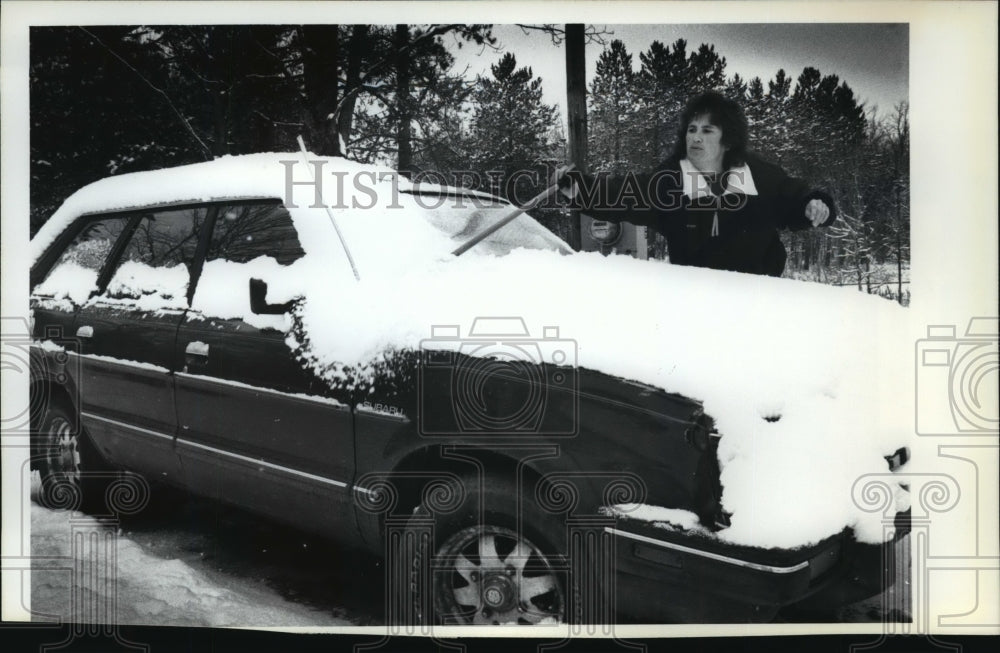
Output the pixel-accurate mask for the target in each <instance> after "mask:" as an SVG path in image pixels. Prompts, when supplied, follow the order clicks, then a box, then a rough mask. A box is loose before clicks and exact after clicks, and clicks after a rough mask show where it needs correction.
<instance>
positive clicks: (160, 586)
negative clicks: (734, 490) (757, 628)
mask: <svg viewBox="0 0 1000 653" xmlns="http://www.w3.org/2000/svg"><path fill="white" fill-rule="evenodd" d="M157 489H158V490H160V492H158V493H157V494H159V495H160V496H159V498H157V499H156V503H154V504H153V505H152V506H151V508H150V509H149V510H145V511H143V512H142V513H140V514H139V515H137V516H135V517H130V518H126V519H125V520H124V521H123V522H121V524H119V525H108V524H102V523H100V522H99V521H98V520H97V519H95V518H94V517H91V516H89V515H85V514H83V513H80V512H64V511H53V510H49V509H47V508H44V507H42V506H40V505H38V503H37V492H38V482H37V474H36V475H35V483H34V488H33V493H32V494H33V497H32V504H31V547H32V548H31V551H32V555H33V556H35V557H36V562H35V564H34V566H33V568H32V586H31V593H32V595H31V602H32V610H33V612H34V614H35V619H36V620H51V619H61V620H74V621H82V622H108V621H117V623H119V624H130V625H152V624H155V625H161V626H237V627H239V626H258V627H268V626H272V627H295V626H304V627H335V626H372V625H380V624H381V623H382V621H383V617H382V614H383V612H382V611H383V605H384V595H383V594H384V593H383V591H382V588H383V587H384V584H383V579H384V567H383V566H382V565H381V563H380V561H379V560H377V559H376V558H373V557H371V556H367V555H364V554H360V553H357V552H345V551H342V550H339V549H338V548H337V547H336V545H335V544H334V543H331V542H328V541H325V540H322V539H319V538H315V537H312V536H309V535H305V534H302V533H298V532H296V531H290V530H289V529H287V528H285V527H283V526H280V525H277V524H274V523H273V522H269V521H267V520H263V519H260V518H258V517H255V516H254V515H251V514H249V513H245V512H243V511H239V510H235V509H232V508H229V507H227V506H222V505H220V504H217V503H215V502H212V501H208V500H203V499H200V498H197V497H193V496H191V495H187V494H185V493H181V492H175V491H173V490H167V489H165V488H157ZM666 516H667V517H675V518H680V519H683V517H684V516H683V515H680V516H679V517H678V515H673V514H670V515H666ZM650 517H651V518H663V517H665V515H664V514H660V513H659V512H657V513H656V514H653V515H651V516H650ZM84 533H85V534H88V536H89V537H94V536H95V535H96V536H98V539H99V540H100V541H101V542H102V543H101V544H100V545H95V544H94V543H91V544H89V545H88V544H86V543H85V542H84V541H82V540H81V539H79V538H74V534H84ZM74 541H75V544H74ZM111 550H113V551H114V552H115V553H116V555H117V564H111V563H110V562H106V561H102V562H99V563H98V564H97V565H94V564H91V563H90V562H89V561H90V560H92V559H93V558H92V557H89V556H92V555H93V554H94V553H95V552H97V553H99V554H101V555H103V554H104V553H105V552H107V551H111ZM896 552H897V561H896V578H897V581H896V585H894V586H893V587H891V588H890V589H889V590H888V591H887V592H885V593H884V594H880V595H878V596H874V597H872V598H869V599H866V600H864V601H860V602H858V603H854V604H851V605H848V606H844V607H843V608H841V609H839V610H837V611H835V612H829V613H824V614H815V613H796V612H788V613H782V615H781V616H780V617H779V619H780V620H784V621H798V622H814V621H839V622H851V623H859V622H881V621H883V620H891V621H908V620H909V618H910V613H909V610H908V609H905V608H904V609H903V610H902V611H899V606H901V605H908V597H909V582H910V581H909V566H910V564H909V563H910V560H909V550H908V539H907V538H904V539H903V540H901V542H900V543H898V544H897V547H896ZM87 554H89V556H88V555H87ZM903 599H905V600H903Z"/></svg>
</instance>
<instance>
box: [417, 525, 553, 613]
mask: <svg viewBox="0 0 1000 653" xmlns="http://www.w3.org/2000/svg"><path fill="white" fill-rule="evenodd" d="M438 561H439V564H440V566H437V569H436V570H435V574H434V587H435V593H436V597H437V599H438V600H437V604H438V606H439V610H441V609H443V612H444V614H443V615H442V616H444V617H446V618H447V617H450V618H453V619H455V620H458V621H460V622H462V623H472V624H481V625H502V624H537V623H539V622H542V621H546V622H553V623H555V622H561V621H563V612H564V605H565V601H564V597H563V593H562V589H561V588H560V585H559V582H558V579H557V578H556V572H555V571H554V570H553V569H552V567H551V565H550V564H549V562H548V560H547V559H546V557H545V556H544V555H543V554H542V552H541V551H539V550H538V548H537V547H535V546H534V545H533V544H532V543H531V542H529V541H528V540H527V539H525V538H523V537H520V536H518V535H517V534H516V533H515V532H514V531H512V530H510V529H506V528H500V527H495V526H488V527H485V528H483V529H479V528H475V527H474V528H467V529H465V530H462V531H460V532H458V533H456V534H455V535H453V536H452V537H451V538H449V539H448V541H447V542H445V544H444V545H443V546H442V547H441V550H440V552H439V556H438Z"/></svg>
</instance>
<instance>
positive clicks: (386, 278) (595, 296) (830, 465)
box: [32, 154, 912, 547]
mask: <svg viewBox="0 0 1000 653" xmlns="http://www.w3.org/2000/svg"><path fill="white" fill-rule="evenodd" d="M310 158H313V157H312V156H310ZM281 160H298V161H299V162H300V163H299V166H300V167H299V168H298V169H297V170H296V173H295V175H296V176H295V179H296V180H297V181H302V180H308V175H307V174H306V173H305V167H304V164H303V163H301V158H300V156H299V155H298V154H260V155H249V156H243V157H224V158H222V159H219V160H216V161H212V162H208V163H204V164H196V165H192V166H183V167H180V168H174V169H170V170H162V171H154V172H149V173H135V174H132V175H122V176H120V177H114V178H109V179H106V180H103V181H101V182H97V183H95V184H92V185H91V186H88V187H86V188H84V189H81V191H78V192H77V193H76V194H74V195H73V196H72V197H71V198H70V199H69V200H67V202H66V203H65V204H64V205H63V206H62V207H61V208H60V209H59V211H57V213H56V214H55V215H54V216H53V218H52V219H51V220H50V221H49V222H48V223H47V224H46V225H45V226H44V227H43V228H42V229H41V230H40V231H39V233H38V235H37V236H36V238H35V239H34V240H33V241H32V253H33V255H34V257H35V258H37V256H39V255H40V253H41V252H42V251H43V250H44V248H45V247H46V246H47V245H48V243H49V242H51V241H52V239H54V238H55V236H56V235H57V234H58V232H59V231H60V230H61V229H62V228H63V227H65V225H66V224H68V223H69V221H70V220H72V219H73V217H75V216H76V215H79V214H80V213H84V212H93V211H100V210H109V209H114V208H122V206H123V205H122V200H121V198H128V202H129V203H130V204H131V205H132V206H142V205H150V204H155V203H158V202H177V201H180V200H203V199H212V198H219V197H247V196H256V197H260V196H272V197H284V192H285V174H286V172H285V167H284V166H283V165H282V164H281V163H280V161H281ZM325 161H327V163H328V164H329V165H327V166H326V170H327V171H329V170H330V169H331V168H336V169H338V170H345V171H347V172H348V173H353V174H354V175H361V176H363V177H364V180H363V181H364V183H363V184H362V185H363V186H365V187H366V188H374V189H375V192H374V193H370V192H363V191H359V190H358V189H357V188H355V187H354V185H353V184H352V183H351V181H347V182H346V183H345V184H343V185H342V186H338V185H337V184H334V183H329V182H330V178H327V183H325V185H324V199H325V201H326V203H327V204H331V205H338V206H340V207H342V208H337V209H335V210H334V214H335V215H336V219H337V221H338V225H339V227H340V229H341V231H342V232H343V234H344V237H345V239H346V241H347V243H348V245H349V246H350V248H351V253H352V255H353V257H354V260H355V262H356V264H357V267H358V270H359V273H360V277H361V279H360V281H356V280H355V279H354V277H353V275H352V273H351V269H350V266H349V264H348V261H347V258H346V256H345V254H344V252H343V249H342V247H341V245H340V243H339V240H338V239H337V236H336V233H335V232H334V230H333V228H332V227H331V225H330V220H329V217H328V215H327V213H326V211H324V210H322V209H317V208H309V206H310V205H311V204H312V203H313V201H314V197H313V188H312V187H310V186H306V185H302V186H296V187H295V188H294V192H295V195H294V201H295V203H296V204H297V205H298V207H299V208H290V213H291V215H292V218H293V221H294V223H295V227H296V229H297V231H298V232H299V238H300V241H301V243H302V247H303V250H304V251H305V252H306V256H305V257H304V258H302V259H300V260H298V261H296V262H295V263H294V264H292V265H291V266H279V265H277V264H276V262H274V261H273V259H268V258H266V257H261V258H259V259H257V260H255V261H251V262H249V263H245V264H240V266H235V267H241V268H242V271H240V270H235V269H227V270H226V274H227V275H229V276H230V277H233V275H236V276H241V277H242V278H243V280H241V281H240V282H239V283H240V284H242V287H243V288H245V287H246V282H245V279H246V278H249V277H250V276H255V277H258V278H262V279H264V280H265V281H267V283H268V286H269V291H268V301H269V302H272V303H280V302H283V301H287V300H288V299H291V298H293V297H301V298H302V301H301V303H300V304H299V307H298V309H297V315H296V319H297V320H299V321H300V326H301V328H302V332H303V333H304V334H305V335H306V336H307V337H306V338H304V339H300V338H296V337H295V336H294V335H292V333H293V332H292V330H291V322H292V320H291V319H289V318H288V317H285V316H257V315H253V314H252V313H250V310H249V300H248V298H247V297H246V296H245V294H244V293H233V292H232V290H231V288H232V284H217V285H216V286H214V287H213V286H209V285H206V287H205V289H203V288H202V287H201V286H200V285H199V289H198V292H197V293H196V295H195V299H194V307H195V308H196V309H198V310H200V311H202V312H204V313H207V314H210V315H213V314H214V315H217V316H218V317H226V318H229V317H242V318H243V319H245V320H247V321H248V322H251V323H254V324H257V325H258V326H272V327H275V328H279V329H282V330H285V331H287V332H288V333H289V336H288V340H287V342H288V344H289V347H290V348H291V349H292V350H293V351H295V352H296V354H297V355H298V356H299V357H300V358H301V359H302V360H304V361H307V364H308V365H310V366H312V367H313V368H314V369H315V370H316V371H317V372H318V373H319V374H320V375H321V376H323V377H324V378H327V379H329V380H330V381H331V383H339V382H343V381H344V380H345V377H344V376H343V374H342V372H343V370H344V369H345V368H350V369H352V370H354V373H355V375H356V374H358V373H360V374H362V375H364V374H366V373H367V374H373V373H374V370H375V369H376V368H377V367H378V364H379V362H380V361H381V360H382V358H383V356H384V354H385V352H387V351H393V350H408V349H419V348H420V347H421V344H422V342H423V341H425V340H426V339H428V338H430V337H431V335H432V327H433V326H435V325H457V326H458V327H459V328H460V329H461V334H462V335H463V336H464V335H465V334H466V333H467V332H468V329H469V327H470V326H471V325H472V323H473V321H474V320H475V319H476V318H480V317H519V318H522V319H523V320H524V322H525V324H526V325H527V326H528V328H529V330H530V332H531V334H532V335H533V336H536V337H542V336H543V335H544V333H545V332H544V329H545V327H558V330H559V338H562V339H572V340H573V341H575V343H576V361H577V364H578V365H579V366H581V367H584V368H589V369H594V370H598V371H601V372H604V373H607V374H611V375H614V376H619V377H623V378H626V379H632V380H636V381H641V382H643V383H647V384H650V385H654V386H657V387H660V388H663V389H664V390H666V391H669V392H676V393H680V394H683V395H685V396H688V397H691V398H694V399H697V400H700V401H702V402H704V407H705V412H706V413H708V414H709V415H711V416H712V417H713V418H714V420H715V424H716V427H717V429H718V431H719V432H720V433H721V434H722V438H721V440H720V445H719V461H720V465H721V469H722V478H721V480H722V485H723V497H722V503H723V507H724V509H725V510H726V511H728V512H730V513H732V518H731V521H732V525H731V526H730V527H729V528H727V529H725V530H723V531H721V532H719V534H718V537H720V538H722V539H725V540H728V541H731V542H734V543H740V544H750V545H757V546H775V547H789V546H797V545H804V544H808V543H811V542H815V541H817V540H819V539H822V538H824V537H826V536H829V535H832V534H834V533H837V532H839V531H841V530H842V529H843V528H844V527H845V526H850V527H853V528H854V530H855V533H856V536H857V537H858V538H859V539H861V540H863V541H881V540H883V539H885V537H886V532H885V529H883V525H882V519H883V515H882V514H881V513H869V512H864V511H863V510H861V509H860V508H859V507H858V506H856V505H855V503H854V501H853V500H852V486H853V484H854V483H855V481H856V480H857V479H859V478H860V477H861V476H863V475H865V474H872V473H885V472H886V471H887V465H886V461H885V460H884V458H883V456H885V455H887V454H890V453H892V452H893V451H895V450H896V449H897V448H898V447H900V446H902V445H904V444H906V440H907V437H908V436H909V433H910V432H911V431H910V429H909V425H908V424H900V423H899V422H898V421H894V420H892V419H891V418H889V417H887V416H888V415H890V414H891V412H892V411H886V410H885V404H886V403H887V402H891V397H887V396H886V392H885V388H887V387H892V386H893V383H894V382H898V381H899V380H901V379H903V378H906V377H905V373H906V370H907V369H909V370H911V371H912V359H911V358H910V355H911V351H910V348H909V347H908V346H904V347H901V346H899V345H898V343H900V342H907V341H906V340H905V338H901V337H900V336H901V334H902V333H904V324H903V322H904V316H905V314H906V311H905V310H904V309H902V308H900V307H899V306H897V305H895V304H892V303H889V302H886V301H885V300H883V299H880V298H877V297H872V296H866V295H862V294H860V293H858V292H856V291H853V290H851V289H843V288H835V287H831V286H823V285H819V284H812V283H803V282H796V281H790V280H785V279H774V278H769V277H759V276H752V275H746V274H739V273H732V272H719V271H714V270H705V269H698V268H688V267H681V266H671V265H669V264H664V263H662V262H654V261H639V260H635V259H632V258H630V257H624V256H623V257H618V256H611V257H604V256H601V255H600V254H597V253H578V254H573V255H570V256H565V255H561V254H560V253H558V252H557V251H543V250H529V249H516V250H514V251H513V252H511V253H510V254H508V255H506V256H494V255H491V254H490V249H489V248H488V247H480V246H477V247H475V248H473V249H472V250H470V251H469V252H467V253H466V254H464V255H463V256H461V257H458V258H456V257H453V256H451V254H450V252H451V251H452V250H453V249H454V248H455V247H456V246H457V245H458V244H460V243H461V241H462V238H461V237H456V238H453V237H452V236H453V235H455V234H454V232H453V231H451V230H449V229H443V227H442V224H441V220H440V219H436V218H435V216H437V218H440V216H442V215H444V213H437V214H435V213H434V209H432V208H427V205H426V204H420V203H419V202H417V201H416V199H415V198H414V197H413V196H408V195H405V194H404V195H402V196H400V195H399V194H398V192H397V191H399V190H401V189H404V188H405V187H406V186H407V184H408V182H406V181H405V180H402V179H398V178H397V179H395V182H396V183H397V184H398V185H396V186H394V185H393V184H392V183H390V182H385V181H383V182H378V181H377V179H378V177H379V175H386V174H390V175H391V174H394V173H392V171H390V170H388V169H376V168H372V167H370V166H361V165H359V164H356V163H351V162H347V161H345V160H343V159H326V160H325ZM348 176H349V177H350V176H351V175H350V174H349V175H348ZM373 200H374V202H373ZM355 204H357V206H353V205H355ZM519 229H520V230H524V233H526V234H528V233H532V232H533V231H532V230H535V229H537V224H536V223H534V221H533V220H531V219H530V218H528V217H526V216H525V217H524V218H523V219H519V220H518V221H515V222H514V223H513V224H512V225H510V226H508V227H505V228H504V231H506V232H507V233H508V234H509V233H511V231H508V230H514V231H516V230H519ZM457 231H461V230H460V229H459V230H457ZM551 240H552V241H553V242H554V243H556V244H558V243H560V242H561V241H558V239H556V238H555V237H551ZM227 265H229V264H227ZM233 265H235V264H233ZM207 270H208V266H206V271H207ZM909 342H912V341H909ZM423 344H425V345H426V344H427V343H423ZM903 350H905V351H903ZM354 378H355V380H356V378H357V377H356V376H355V377H354ZM910 387H912V386H910ZM765 418H769V419H765ZM775 418H777V419H775ZM624 437H627V435H625V436H624ZM650 455H656V452H650ZM647 482H655V480H654V479H647ZM675 507H676V506H667V508H675Z"/></svg>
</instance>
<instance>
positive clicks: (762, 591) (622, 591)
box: [605, 515, 909, 623]
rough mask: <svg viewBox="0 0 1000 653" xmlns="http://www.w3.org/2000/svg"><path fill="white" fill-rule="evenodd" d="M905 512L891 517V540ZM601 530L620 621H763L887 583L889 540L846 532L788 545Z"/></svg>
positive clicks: (890, 575)
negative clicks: (609, 542)
mask: <svg viewBox="0 0 1000 653" xmlns="http://www.w3.org/2000/svg"><path fill="white" fill-rule="evenodd" d="M908 517H909V516H908V515H906V516H905V518H904V519H903V520H900V519H897V532H896V536H895V538H896V539H898V538H899V537H901V536H902V535H903V534H904V533H905V532H907V531H908V530H909V519H908ZM903 521H905V524H903V523H902V522H903ZM901 527H902V528H901ZM901 531H902V532H901ZM605 532H606V533H608V534H609V535H610V536H613V538H614V541H615V547H614V551H615V553H614V555H615V563H616V571H617V573H616V583H615V589H616V591H615V595H616V605H617V611H618V612H619V613H620V614H621V615H622V616H623V618H624V619H627V620H638V621H645V622H650V623H662V622H665V621H666V622H688V623H689V622H702V623H705V622H729V623H739V622H752V621H769V620H771V619H772V618H773V617H774V616H775V615H776V614H777V612H778V610H780V609H781V608H782V607H783V606H786V605H791V604H796V605H797V606H802V607H806V608H807V609H812V610H821V609H827V610H832V609H835V608H837V607H840V606H842V605H845V604H847V603H852V602H854V601H859V600H861V599H863V598H867V597H869V596H873V595H875V594H879V593H880V592H882V591H884V590H885V589H886V588H888V587H889V586H891V585H892V583H893V582H894V580H895V579H894V570H895V566H894V565H893V564H892V557H891V556H892V552H893V545H894V543H893V542H892V541H890V542H886V543H885V544H881V545H868V544H861V543H858V542H857V541H855V540H854V538H853V536H852V535H851V533H850V532H849V531H845V532H843V533H841V534H839V535H836V536H833V537H830V538H827V539H826V540H823V541H822V542H819V543H817V544H815V545H813V546H809V547H802V548H800V549H795V550H775V549H758V548H752V547H738V546H725V545H722V544H719V543H718V542H715V541H711V542H708V541H706V540H705V538H699V537H693V536H688V537H683V536H678V535H677V534H673V533H665V532H664V531H663V529H659V528H655V527H652V526H649V525H645V524H642V523H637V522H634V521H624V522H619V524H618V525H617V526H615V527H609V528H606V529H605Z"/></svg>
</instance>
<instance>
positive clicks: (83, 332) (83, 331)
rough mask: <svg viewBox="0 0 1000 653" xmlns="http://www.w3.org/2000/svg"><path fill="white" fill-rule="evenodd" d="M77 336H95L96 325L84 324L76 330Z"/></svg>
mask: <svg viewBox="0 0 1000 653" xmlns="http://www.w3.org/2000/svg"><path fill="white" fill-rule="evenodd" d="M76 337H77V338H93V337H94V327H92V326H90V325H86V326H82V327H80V328H79V329H77V330H76Z"/></svg>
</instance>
